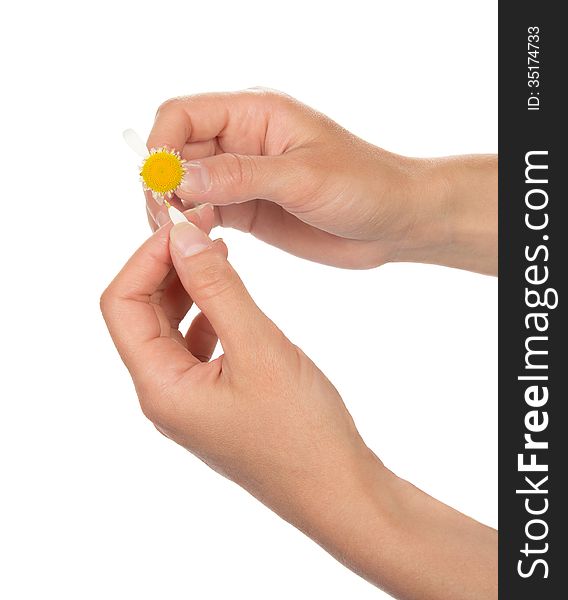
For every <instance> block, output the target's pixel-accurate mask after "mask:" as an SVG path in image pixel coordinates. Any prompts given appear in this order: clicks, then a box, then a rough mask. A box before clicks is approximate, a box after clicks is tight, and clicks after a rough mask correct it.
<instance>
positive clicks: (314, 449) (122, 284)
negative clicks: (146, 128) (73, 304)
mask: <svg viewBox="0 0 568 600" xmlns="http://www.w3.org/2000/svg"><path fill="white" fill-rule="evenodd" d="M189 215H190V218H191V219H192V220H193V221H195V222H197V223H198V224H200V225H201V227H203V228H205V229H206V230H207V229H209V228H210V227H211V225H212V221H213V208H212V207H211V206H210V205H208V206H207V205H205V206H202V207H200V208H199V209H198V210H196V211H193V212H192V213H189ZM170 229H171V231H170ZM170 236H171V242H169V237H170ZM170 249H171V257H170ZM172 266H173V269H172ZM174 269H175V270H174ZM176 273H177V274H176ZM191 299H193V300H194V301H195V303H196V304H197V305H198V307H199V308H200V309H201V310H202V311H203V312H202V313H200V314H199V316H197V317H196V319H195V320H194V322H193V323H192V325H191V326H190V328H189V331H188V334H187V335H186V336H185V337H184V336H182V335H181V333H180V332H179V331H178V325H179V323H180V321H181V320H182V319H183V317H184V316H185V314H186V312H187V311H188V310H189V308H190V306H191V303H192V300H191ZM101 306H102V310H103V314H104V317H105V319H106V321H107V324H108V327H109V330H110V332H111V335H112V337H113V339H114V341H115V344H116V346H117V348H118V350H119V352H120V354H121V356H122V358H123V360H124V362H125V363H126V365H127V367H128V369H129V370H130V373H131V375H132V377H133V379H134V383H135V386H136V390H137V393H138V396H139V399H140V404H141V407H142V410H143V411H144V413H145V414H146V415H147V416H148V418H149V419H150V420H151V421H152V422H153V423H154V424H155V425H156V427H157V428H158V429H159V430H160V431H161V432H162V433H164V434H165V435H167V437H169V438H171V439H172V440H174V441H176V442H177V443H179V444H180V445H182V446H184V447H185V448H187V449H188V450H189V451H190V452H192V453H193V454H195V455H196V456H198V457H199V458H201V459H202V460H203V461H205V462H206V463H207V464H208V465H209V466H211V467H212V468H213V469H215V470H216V471H218V472H220V473H222V474H223V475H225V476H227V477H229V478H230V479H232V480H234V481H236V482H237V483H238V484H240V485H241V486H243V487H244V488H246V489H247V490H248V491H249V492H251V493H252V494H253V495H255V496H256V497H258V498H259V499H260V500H261V501H262V502H264V503H265V504H267V505H268V506H270V507H271V508H273V509H274V510H275V511H276V512H278V513H279V514H281V515H282V516H284V517H285V518H286V519H288V520H289V521H291V522H293V523H295V524H296V525H297V526H299V527H302V528H304V527H306V528H307V527H313V524H314V520H316V519H319V518H320V517H319V516H318V512H319V510H320V508H321V502H322V497H323V498H325V497H330V496H331V497H333V496H335V495H338V494H339V493H340V492H341V490H342V489H344V488H346V487H348V488H352V487H354V485H355V483H356V482H357V480H358V479H360V473H361V465H364V464H365V463H367V462H369V461H372V462H374V461H376V458H375V457H374V455H372V454H371V453H370V452H369V450H368V449H367V447H366V446H365V444H364V443H363V440H362V439H361V437H360V436H359V434H358V433H357V430H356V428H355V426H354V424H353V421H352V419H351V417H350V415H349V413H348V412H347V409H346V408H345V406H344V404H343V402H342V400H341V398H340V396H339V394H338V393H337V391H336V390H335V388H334V387H333V386H332V385H331V383H330V382H329V381H328V380H327V379H326V377H325V376H324V375H323V374H322V373H321V371H320V370H319V369H318V368H317V367H316V366H315V365H314V364H313V363H312V362H311V361H310V360H309V358H307V357H306V356H305V354H303V352H301V350H299V349H298V348H297V347H296V346H294V345H293V344H292V343H291V342H290V341H289V340H288V339H287V338H286V337H285V336H284V335H283V334H282V333H281V331H280V330H279V329H278V328H277V327H276V326H275V325H274V324H273V323H272V322H271V321H270V320H269V319H268V318H267V317H266V316H265V315H264V314H263V313H262V312H261V311H260V310H259V308H258V307H257V306H256V305H255V303H254V302H253V300H252V299H251V297H250V296H249V294H248V293H247V291H246V289H245V288H244V286H243V284H242V282H241V280H240V279H239V277H238V276H237V274H236V273H235V271H234V270H233V268H232V267H231V265H230V264H229V263H228V262H227V249H226V247H225V245H224V244H223V242H222V241H220V240H217V241H215V242H212V241H211V240H210V239H209V238H208V237H207V236H206V235H205V233H203V232H202V231H201V230H200V229H198V228H197V227H195V226H194V225H189V224H182V225H177V226H175V227H174V228H173V229H172V228H171V227H170V226H166V227H162V228H161V229H160V230H159V231H157V232H156V233H155V234H154V236H153V237H151V238H150V239H149V240H148V241H147V242H146V243H145V244H144V245H143V246H142V247H141V248H140V249H139V250H138V252H137V253H136V254H135V255H134V256H133V257H132V259H131V260H130V261H129V262H128V264H127V265H126V266H125V267H124V269H123V270H122V271H121V273H120V274H119V275H118V276H117V277H116V279H115V280H114V281H113V282H112V283H111V284H110V286H109V287H108V289H107V290H106V292H105V293H104V295H103V297H102V302H101ZM217 335H218V336H219V339H220V341H221V344H222V346H223V350H224V354H223V355H222V356H221V357H219V358H217V359H215V360H212V361H209V359H210V357H211V354H212V352H213V350H214V348H215V345H216V342H217ZM322 495H323V496H322Z"/></svg>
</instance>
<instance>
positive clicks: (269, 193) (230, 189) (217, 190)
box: [176, 153, 303, 208]
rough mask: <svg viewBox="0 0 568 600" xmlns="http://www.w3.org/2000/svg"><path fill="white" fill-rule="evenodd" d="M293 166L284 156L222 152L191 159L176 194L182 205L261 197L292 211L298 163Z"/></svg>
mask: <svg viewBox="0 0 568 600" xmlns="http://www.w3.org/2000/svg"><path fill="white" fill-rule="evenodd" d="M298 165H299V163H296V166H295V167H292V164H291V162H290V161H289V159H288V157H287V156H253V155H249V154H233V153H224V154H219V155H217V156H208V157H205V158H201V159H199V160H192V161H190V162H189V163H187V164H186V166H185V175H184V178H183V179H182V182H181V184H180V186H179V187H178V188H177V189H176V194H177V196H178V197H179V198H180V200H181V201H182V203H183V204H184V205H187V204H188V203H192V202H211V203H212V204H215V205H218V206H219V205H226V204H235V203H240V202H247V201H248V200H254V199H257V198H262V199H265V200H271V201H272V202H276V203H277V204H280V205H282V206H287V207H289V208H292V206H291V205H290V202H289V201H290V198H293V197H294V196H295V195H296V194H295V193H294V190H295V188H296V187H297V182H298V180H301V179H302V178H303V175H302V167H301V164H300V166H298Z"/></svg>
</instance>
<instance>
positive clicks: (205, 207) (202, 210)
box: [186, 202, 214, 219]
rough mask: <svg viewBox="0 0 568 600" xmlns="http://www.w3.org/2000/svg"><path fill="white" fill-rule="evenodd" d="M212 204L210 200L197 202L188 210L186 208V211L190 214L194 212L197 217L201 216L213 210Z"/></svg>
mask: <svg viewBox="0 0 568 600" xmlns="http://www.w3.org/2000/svg"><path fill="white" fill-rule="evenodd" d="M213 210H214V208H213V205H212V204H211V203H210V202H206V203H205V204H198V205H197V206H195V207H194V208H190V209H189V210H187V211H186V212H187V213H190V214H195V215H198V216H199V218H200V219H201V218H203V215H205V214H207V213H208V212H211V211H213Z"/></svg>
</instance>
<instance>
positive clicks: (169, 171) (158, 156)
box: [123, 129, 186, 204]
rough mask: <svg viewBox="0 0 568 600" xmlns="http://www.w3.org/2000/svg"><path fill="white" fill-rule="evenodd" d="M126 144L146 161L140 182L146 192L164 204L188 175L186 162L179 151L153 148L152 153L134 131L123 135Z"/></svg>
mask: <svg viewBox="0 0 568 600" xmlns="http://www.w3.org/2000/svg"><path fill="white" fill-rule="evenodd" d="M123 136H124V139H125V141H126V143H127V144H128V145H129V146H130V147H131V148H132V149H133V150H134V151H135V152H136V153H137V154H139V155H140V156H142V158H143V159H144V160H143V162H142V164H141V165H140V180H141V181H142V184H143V186H144V189H145V190H149V191H150V192H152V196H153V197H154V199H155V200H156V201H157V202H158V203H159V204H162V203H163V202H164V200H167V199H169V198H171V197H172V194H173V193H174V191H175V190H176V189H177V188H178V186H179V185H180V183H181V181H182V179H183V177H184V175H185V173H186V161H185V160H184V159H183V158H182V157H181V155H180V153H179V152H178V151H177V150H171V149H169V148H166V147H165V146H163V147H161V148H151V149H150V151H149V152H148V150H147V149H146V146H145V145H144V143H143V142H142V140H141V139H140V137H139V136H138V134H137V133H136V132H135V131H133V130H132V129H127V130H126V131H124V133H123Z"/></svg>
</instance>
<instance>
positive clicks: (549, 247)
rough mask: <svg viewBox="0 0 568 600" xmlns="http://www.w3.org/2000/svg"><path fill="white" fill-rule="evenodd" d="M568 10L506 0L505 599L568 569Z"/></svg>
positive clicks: (502, 198)
mask: <svg viewBox="0 0 568 600" xmlns="http://www.w3.org/2000/svg"><path fill="white" fill-rule="evenodd" d="M561 7H562V3H557V2H542V1H541V2H538V1H536V0H535V1H532V2H527V1H525V0H520V1H510V2H503V1H502V2H500V6H499V272H500V274H499V277H500V279H499V598H501V599H508V600H509V599H510V600H524V599H525V598H527V599H528V598H530V599H534V600H547V599H549V598H550V599H552V598H557V597H558V596H555V595H553V590H556V593H557V594H558V593H560V594H561V595H562V594H563V593H564V592H562V590H563V589H565V586H564V582H565V580H566V578H567V577H568V566H567V565H566V558H567V557H568V546H567V543H568V539H567V535H566V534H567V528H566V513H568V493H567V489H568V485H567V484H568V419H567V410H566V406H567V405H568V394H567V386H566V380H567V379H568V351H567V348H566V335H567V331H566V323H565V314H566V308H565V307H566V303H568V295H567V293H566V281H567V279H568V232H567V231H566V225H565V222H564V219H566V218H567V217H566V214H567V210H566V208H567V205H568V194H567V191H566V183H565V180H566V179H567V178H568V160H567V159H568V156H567V152H566V149H565V148H566V143H565V142H564V143H563V140H562V137H567V132H568V125H567V124H568V120H567V119H566V114H565V112H566V111H565V109H564V106H566V104H567V101H566V98H565V97H563V94H562V92H561V87H565V86H563V85H562V84H563V82H564V81H565V80H566V77H567V69H566V59H567V58H568V45H567V41H566V40H567V39H568V35H567V34H566V31H565V26H564V25H563V24H562V23H563V19H562V18H561V16H560V8H561ZM531 28H532V29H531ZM563 30H564V31H563ZM531 36H532V37H531Z"/></svg>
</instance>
